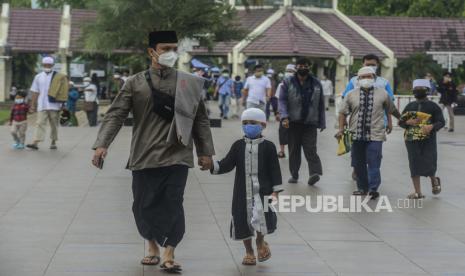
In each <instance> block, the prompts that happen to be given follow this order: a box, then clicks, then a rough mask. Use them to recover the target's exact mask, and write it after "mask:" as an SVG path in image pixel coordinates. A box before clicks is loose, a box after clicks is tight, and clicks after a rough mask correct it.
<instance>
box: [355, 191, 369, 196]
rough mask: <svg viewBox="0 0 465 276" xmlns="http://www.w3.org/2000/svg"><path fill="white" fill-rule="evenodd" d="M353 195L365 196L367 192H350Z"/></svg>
mask: <svg viewBox="0 0 465 276" xmlns="http://www.w3.org/2000/svg"><path fill="white" fill-rule="evenodd" d="M352 195H353V196H366V195H367V193H365V192H363V191H355V192H353V193H352Z"/></svg>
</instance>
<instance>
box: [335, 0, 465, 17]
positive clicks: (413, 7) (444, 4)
mask: <svg viewBox="0 0 465 276" xmlns="http://www.w3.org/2000/svg"><path fill="white" fill-rule="evenodd" d="M338 8H339V9H340V10H341V11H342V12H344V13H345V14H347V15H368V16H424V17H460V16H462V15H464V10H465V1H463V0H339V3H338Z"/></svg>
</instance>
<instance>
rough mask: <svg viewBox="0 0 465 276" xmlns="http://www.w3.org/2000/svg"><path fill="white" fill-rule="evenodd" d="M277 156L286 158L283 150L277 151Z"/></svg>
mask: <svg viewBox="0 0 465 276" xmlns="http://www.w3.org/2000/svg"><path fill="white" fill-rule="evenodd" d="M278 158H286V154H285V153H284V152H283V151H280V152H278Z"/></svg>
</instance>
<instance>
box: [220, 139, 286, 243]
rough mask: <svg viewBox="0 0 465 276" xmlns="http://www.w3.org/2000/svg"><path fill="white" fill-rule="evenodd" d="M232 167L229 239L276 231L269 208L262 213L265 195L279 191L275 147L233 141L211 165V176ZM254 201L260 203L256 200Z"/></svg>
mask: <svg viewBox="0 0 465 276" xmlns="http://www.w3.org/2000/svg"><path fill="white" fill-rule="evenodd" d="M234 168H236V176H235V180H234V192H233V200H232V210H231V213H232V219H231V227H230V234H231V238H232V239H234V240H244V239H249V238H251V237H253V236H254V233H255V231H258V232H261V233H262V234H271V233H273V232H274V231H275V230H276V223H277V217H276V213H275V212H274V210H272V209H271V208H269V207H268V208H267V210H264V208H265V207H266V206H268V205H266V206H265V205H264V204H263V201H264V197H265V196H269V195H271V194H272V193H273V192H280V191H282V185H281V184H282V178H281V169H280V166H279V160H278V156H277V153H276V147H275V145H274V144H273V142H271V141H268V140H265V139H264V138H258V139H253V140H251V139H248V138H244V139H241V140H238V141H236V142H235V143H234V144H233V145H232V146H231V149H230V150H229V153H228V154H227V155H226V157H225V158H224V159H223V160H221V161H219V162H215V163H214V169H213V170H212V173H213V174H223V173H228V172H230V171H232V170H233V169H234ZM254 184H255V185H254ZM258 199H261V200H259V201H257V200H258ZM257 202H258V204H257ZM254 207H255V211H256V212H255V214H256V215H255V216H254ZM252 218H254V219H255V218H257V219H258V220H254V222H255V223H254V224H253V223H252ZM254 225H255V226H254Z"/></svg>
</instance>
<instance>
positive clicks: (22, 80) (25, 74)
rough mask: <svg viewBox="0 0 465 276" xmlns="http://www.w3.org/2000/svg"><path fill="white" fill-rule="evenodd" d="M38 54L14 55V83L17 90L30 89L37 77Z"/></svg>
mask: <svg viewBox="0 0 465 276" xmlns="http://www.w3.org/2000/svg"><path fill="white" fill-rule="evenodd" d="M36 62H37V55H36V54H13V83H14V84H15V85H16V87H17V88H22V89H28V88H29V87H30V86H31V83H32V78H33V77H34V75H35V72H34V68H35V65H36Z"/></svg>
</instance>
